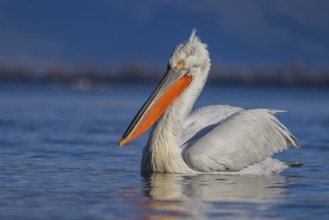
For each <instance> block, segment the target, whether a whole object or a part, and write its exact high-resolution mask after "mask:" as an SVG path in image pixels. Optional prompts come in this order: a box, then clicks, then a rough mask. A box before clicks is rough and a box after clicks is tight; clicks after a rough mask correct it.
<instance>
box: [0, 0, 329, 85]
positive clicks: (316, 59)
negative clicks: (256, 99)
mask: <svg viewBox="0 0 329 220" xmlns="http://www.w3.org/2000/svg"><path fill="white" fill-rule="evenodd" d="M328 11H329V2H328V1H326V0H315V1H308V0H288V1H277V0H268V1H262V0H253V1H238V0H224V1H216V0H202V1H201V0H195V1H188V0H182V1H171V0H157V1H151V0H140V1H134V0H123V1H106V0H98V1H91V0H80V1H63V0H57V1H43V0H31V1H20V0H1V1H0V82H2V83H30V84H32V83H33V84H50V85H69V86H72V87H73V88H82V89H88V88H91V87H92V86H97V85H114V84H119V83H127V82H134V83H136V82H141V83H145V82H155V81H157V80H158V79H159V78H160V77H161V75H162V74H163V73H164V72H165V70H166V65H167V60H168V58H169V55H170V53H171V51H172V49H173V47H174V46H175V45H176V44H177V43H180V42H183V41H185V40H186V39H187V38H188V36H189V35H190V33H191V31H192V29H193V28H196V29H197V30H198V35H199V36H200V38H201V40H202V41H203V42H205V43H207V44H208V46H209V51H210V54H211V58H212V73H211V75H210V79H209V81H212V82H214V83H221V84H248V85H258V84H262V85H268V84H270V85H287V86H291V85H303V86H304V85H310V86H328V85H329V13H328Z"/></svg>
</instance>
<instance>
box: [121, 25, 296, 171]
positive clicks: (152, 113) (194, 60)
mask: <svg viewBox="0 0 329 220" xmlns="http://www.w3.org/2000/svg"><path fill="white" fill-rule="evenodd" d="M209 69H210V58H209V53H208V50H207V45H206V44H204V43H202V42H201V41H200V39H199V38H198V37H197V36H196V31H195V30H193V31H192V34H191V36H190V37H189V39H188V40H187V41H186V42H184V43H182V44H179V45H177V46H176V48H175V49H174V51H173V53H172V55H171V57H170V59H169V62H168V70H167V73H166V74H165V75H164V77H163V79H162V81H161V82H160V84H159V85H158V87H157V88H156V90H155V91H154V92H153V94H152V95H151V97H150V98H149V99H148V100H147V101H146V103H145V104H144V105H143V107H142V108H141V110H140V111H139V112H138V114H137V115H136V117H135V118H134V120H133V121H132V123H131V124H130V126H129V127H128V129H127V131H126V132H125V134H124V135H123V137H122V139H121V141H120V143H119V145H120V147H121V146H123V145H124V144H125V143H128V142H130V141H132V140H133V139H135V138H137V137H138V136H139V135H141V134H143V133H144V132H145V131H147V130H148V129H149V128H150V127H151V126H152V125H153V124H154V123H155V122H157V123H156V124H155V126H154V127H153V130H152V133H151V135H150V137H149V140H148V143H147V145H146V146H145V147H144V150H143V155H142V161H141V171H142V172H154V173H202V172H216V173H222V174H260V175H262V174H266V175H272V174H277V173H279V172H280V171H282V170H284V169H285V168H287V167H289V166H297V165H301V163H299V162H295V163H283V162H280V161H279V160H277V159H273V158H271V156H272V155H273V154H274V153H277V152H280V151H282V150H285V149H287V148H288V147H290V146H293V147H296V148H298V147H299V144H298V141H297V140H296V138H295V137H294V136H293V135H292V134H291V133H290V132H289V131H288V129H287V128H286V127H285V126H284V125H282V124H281V123H280V122H279V121H278V119H277V118H276V117H275V116H274V114H275V113H276V112H277V111H275V110H269V109H251V110H245V109H242V108H239V107H232V106H228V105H213V106H206V107H203V108H200V109H197V110H195V111H193V112H191V109H192V106H193V104H194V102H195V101H196V99H197V97H198V96H199V94H200V92H201V90H202V88H203V86H204V84H205V82H206V79H207V76H208V73H209Z"/></svg>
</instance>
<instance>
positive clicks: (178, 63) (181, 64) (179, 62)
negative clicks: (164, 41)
mask: <svg viewBox="0 0 329 220" xmlns="http://www.w3.org/2000/svg"><path fill="white" fill-rule="evenodd" d="M184 64H185V62H184V60H180V61H178V62H177V63H176V67H177V68H182V67H183V66H184Z"/></svg>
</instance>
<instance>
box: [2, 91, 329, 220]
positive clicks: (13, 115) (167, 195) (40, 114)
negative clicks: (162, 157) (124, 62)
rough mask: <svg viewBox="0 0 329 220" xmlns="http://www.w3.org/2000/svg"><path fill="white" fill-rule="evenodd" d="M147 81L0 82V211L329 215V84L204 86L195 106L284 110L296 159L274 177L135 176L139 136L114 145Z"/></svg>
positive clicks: (45, 215)
mask: <svg viewBox="0 0 329 220" xmlns="http://www.w3.org/2000/svg"><path fill="white" fill-rule="evenodd" d="M152 90H153V86H122V87H110V88H97V89H92V90H88V91H74V90H71V89H70V88H51V87H43V86H18V85H16V86H15V85H10V86H9V85H0V157H1V159H0V219H186V218H187V219H218V218H228V219H232V218H234V219H238V218H243V219H245V218H251V219H256V218H260V219H266V218H270V219H282V218H289V219H291V218H294V219H297V218H302V219H313V218H317V219H318V218H324V219H325V218H327V219H328V218H329V89H315V88H313V89H311V88H260V87H259V88H252V87H223V86H211V85H210V86H207V87H206V89H205V90H204V91H203V93H202V95H201V97H200V98H199V100H198V102H197V103H196V106H201V105H208V104H219V103H222V104H231V105H238V106H242V107H245V108H256V107H267V108H276V109H283V110H287V111H288V112H287V113H280V114H279V115H278V117H279V118H280V120H281V121H282V122H283V123H284V124H285V125H286V126H287V127H288V128H289V129H290V130H291V131H292V132H293V133H294V134H295V136H296V137H297V138H298V139H299V140H300V142H301V145H302V147H301V149H299V150H297V149H290V150H288V151H285V152H283V153H280V154H278V155H276V157H277V158H279V159H281V160H283V161H297V160H298V161H304V162H305V166H304V167H302V168H294V169H293V168H291V169H288V170H286V171H284V172H282V173H281V174H280V175H278V176H221V175H195V176H190V175H164V174H156V175H149V176H142V175H141V174H140V172H139V163H140V158H141V152H142V148H143V146H144V145H145V143H146V140H147V136H148V134H146V135H143V136H142V137H140V138H138V139H137V140H135V141H133V142H132V143H129V144H127V145H125V146H124V147H123V148H121V149H120V148H119V147H118V144H117V143H118V141H119V139H120V138H121V136H122V134H123V132H124V131H125V129H126V128H127V126H128V125H129V123H130V121H131V120H132V119H133V117H134V116H135V114H136V112H137V111H138V109H139V108H140V107H141V105H142V104H143V103H144V101H145V100H146V98H147V97H148V96H149V94H150V92H151V91H152Z"/></svg>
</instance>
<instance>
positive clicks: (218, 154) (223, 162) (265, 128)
mask: <svg viewBox="0 0 329 220" xmlns="http://www.w3.org/2000/svg"><path fill="white" fill-rule="evenodd" d="M216 109H217V110H220V111H219V112H220V113H219V114H217V115H218V119H217V120H215V119H211V120H210V121H213V123H212V124H210V123H208V125H206V126H205V127H202V126H199V127H198V129H201V130H199V131H196V129H194V130H193V129H187V132H185V144H184V146H183V147H184V149H183V157H184V159H185V161H186V163H187V164H188V165H189V166H190V167H191V168H192V169H194V170H197V171H203V172H216V171H239V170H242V169H243V168H246V167H248V166H251V165H253V164H255V163H259V162H262V161H264V160H266V158H267V157H270V156H272V154H274V153H277V152H280V151H282V150H285V149H287V148H288V147H289V146H294V147H299V144H298V142H297V140H296V139H295V138H294V137H293V136H292V135H291V133H290V132H289V131H288V129H287V128H286V127H284V126H283V125H282V124H281V123H280V122H279V121H278V119H277V118H276V117H275V116H274V114H275V113H276V111H274V110H269V109H253V110H243V109H240V108H235V107H227V106H226V110H227V111H225V106H222V107H218V106H217V107H216ZM203 111H209V109H204V110H200V111H196V112H195V113H193V114H192V115H191V117H189V119H188V120H187V122H186V123H187V124H188V123H191V122H190V121H193V120H194V124H193V123H192V124H191V125H190V126H192V127H193V126H195V124H198V123H200V122H199V121H202V120H197V118H201V117H202V119H203V120H205V119H204V117H205V116H207V117H208V115H207V114H204V112H203ZM225 112H226V114H225ZM223 113H224V114H223ZM211 115H212V116H215V115H216V114H215V113H213V114H211ZM212 116H211V117H210V118H212ZM206 121H208V122H209V120H206ZM205 128H209V129H206V131H205V132H202V130H204V129H205ZM191 130H193V132H194V136H193V135H192V136H191V134H192V133H193V132H191ZM188 134H189V135H190V136H189V135H188ZM188 136H189V137H188Z"/></svg>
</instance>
